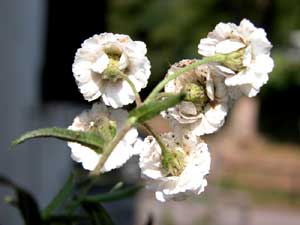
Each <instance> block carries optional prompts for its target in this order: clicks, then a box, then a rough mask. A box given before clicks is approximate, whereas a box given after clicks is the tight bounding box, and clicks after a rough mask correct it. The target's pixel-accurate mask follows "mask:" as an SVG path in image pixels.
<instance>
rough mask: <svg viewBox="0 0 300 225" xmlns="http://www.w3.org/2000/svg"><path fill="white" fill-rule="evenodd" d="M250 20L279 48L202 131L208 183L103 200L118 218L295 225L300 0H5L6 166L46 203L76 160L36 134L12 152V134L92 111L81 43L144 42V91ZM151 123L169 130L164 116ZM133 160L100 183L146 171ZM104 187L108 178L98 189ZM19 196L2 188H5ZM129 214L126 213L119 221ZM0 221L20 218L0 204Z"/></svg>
mask: <svg viewBox="0 0 300 225" xmlns="http://www.w3.org/2000/svg"><path fill="white" fill-rule="evenodd" d="M243 18H248V19H250V20H251V21H252V22H253V23H254V24H255V25H256V26H258V27H263V28H264V29H265V30H266V32H267V34H268V38H269V40H270V41H271V42H272V44H273V46H274V48H273V51H272V56H273V58H274V60H275V68H274V71H273V72H272V73H271V74H270V80H269V82H268V84H267V85H265V86H264V87H263V88H262V90H261V93H260V94H259V96H258V97H256V98H252V99H248V98H242V99H240V100H239V101H238V102H237V103H236V104H235V105H234V107H233V109H232V112H231V113H230V114H229V116H228V118H227V122H226V124H225V126H224V128H223V129H222V130H221V131H219V132H218V133H217V134H215V135H211V136H208V137H206V140H207V142H208V143H209V144H210V149H211V152H212V157H213V164H212V167H213V168H212V170H211V174H210V175H209V177H208V179H209V186H208V188H207V192H205V193H204V194H202V195H201V196H200V197H199V198H196V199H193V200H190V201H185V202H171V203H168V204H160V203H158V202H156V201H155V200H154V196H153V193H151V192H147V191H143V192H142V193H140V194H139V195H138V196H137V197H136V198H135V199H128V200H124V201H121V202H119V203H116V204H109V205H106V206H107V209H108V211H109V212H111V213H112V214H113V215H114V219H115V222H116V223H117V224H120V225H126V224H128V225H129V224H136V225H142V224H146V223H147V221H148V222H149V218H151V219H152V220H153V224H157V225H158V224H159V225H179V224H180V225H185V224H186V225H196V224H199V225H213V224H214V225H216V224H217V225H227V224H228V225H269V224H270V225H271V224H272V225H277V224H278V225H279V224H280V225H282V224H285V225H294V224H295V225H296V224H299V223H300V222H299V221H300V107H299V105H300V100H299V98H300V3H299V1H298V0H290V1H282V0H244V1H238V0H226V1H225V0H143V1H141V0H98V1H96V0H93V1H92V0H91V1H85V2H83V1H78V2H76V1H58V0H51V1H50V0H48V1H46V0H27V1H20V0H19V1H18V0H9V1H8V0H0V49H1V51H0V79H1V80H0V103H1V117H0V124H1V126H0V129H1V130H0V149H1V150H0V174H2V175H5V176H7V177H10V178H11V179H13V180H14V181H15V182H16V183H18V184H20V185H21V186H23V187H25V188H26V189H28V190H30V191H31V192H32V193H33V194H34V195H35V196H36V197H37V199H38V201H39V204H40V206H41V207H44V206H45V205H46V204H47V203H48V202H49V201H50V200H51V199H52V198H53V196H54V194H55V193H56V192H57V191H58V190H59V188H60V187H61V185H62V184H63V182H64V180H65V179H66V177H67V176H68V174H69V172H70V171H71V170H72V169H73V168H74V167H76V168H77V170H80V165H79V166H78V165H75V164H73V163H72V161H71V158H70V156H69V155H70V152H69V149H68V147H67V146H66V144H65V143H63V142H59V141H56V140H48V139H47V140H38V141H33V142H29V143H25V144H24V145H21V146H19V147H17V149H16V150H15V151H10V142H11V140H12V139H13V138H15V137H16V136H18V135H20V134H21V133H22V132H25V131H27V130H31V129H36V128H40V127H50V126H60V127H67V126H68V125H70V124H71V123H72V120H73V118H74V117H75V116H76V115H77V114H78V113H80V112H81V111H82V110H83V109H86V108H89V107H90V105H89V104H87V103H86V102H85V101H84V100H83V97H82V96H81V94H80V93H79V92H78V90H77V86H76V84H75V81H74V79H73V76H72V72H71V66H72V62H73V59H74V55H75V52H76V50H77V48H79V47H80V44H81V43H82V42H83V41H84V40H85V39H87V38H89V37H90V36H92V35H93V34H97V33H101V32H115V33H124V34H128V35H130V36H131V37H132V38H133V39H134V40H142V41H144V42H145V43H146V44H147V48H148V54H147V55H148V57H149V58H150V61H151V64H152V76H151V79H150V84H149V85H148V87H147V88H146V89H145V90H143V91H142V96H146V95H147V93H149V90H151V88H153V87H154V85H155V84H156V83H157V82H158V81H159V80H160V79H161V78H162V76H163V75H164V74H165V72H166V71H167V69H168V67H169V66H170V65H171V64H173V63H174V62H176V61H178V60H180V59H183V58H197V57H199V56H198V55H197V45H198V43H199V40H200V38H203V37H205V36H206V35H207V33H208V32H209V31H211V30H212V29H213V28H214V27H215V25H216V24H217V23H219V22H221V21H223V22H234V23H239V21H240V20H241V19H243ZM152 126H153V127H155V129H157V130H158V131H161V132H164V131H166V130H168V126H167V124H164V123H163V122H162V121H161V119H160V118H157V119H155V120H154V121H153V123H152ZM136 161H137V159H132V160H131V161H130V162H129V163H127V164H126V166H125V168H124V169H122V170H120V171H114V172H113V173H110V174H108V175H107V176H106V177H105V178H104V181H103V186H105V185H108V186H109V185H113V184H114V183H116V182H117V181H118V180H120V179H121V180H123V181H125V182H126V183H134V182H136V181H137V180H138V179H139V171H138V168H137V165H136ZM100 188H101V187H100ZM10 194H12V193H11V192H10V191H8V190H7V189H2V188H1V187H0V196H1V198H2V199H3V197H4V196H6V195H10ZM124 218H126V220H124ZM0 224H1V225H15V224H21V220H20V217H19V215H18V212H17V211H16V210H15V209H13V208H12V207H11V206H8V205H6V204H5V203H4V202H3V201H2V200H1V201H0Z"/></svg>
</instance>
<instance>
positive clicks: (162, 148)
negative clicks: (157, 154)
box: [142, 123, 166, 152]
mask: <svg viewBox="0 0 300 225" xmlns="http://www.w3.org/2000/svg"><path fill="white" fill-rule="evenodd" d="M142 126H143V127H144V128H145V129H146V130H147V131H148V132H149V133H150V134H151V135H152V136H153V137H154V138H155V139H156V141H157V143H158V144H159V147H160V148H161V150H162V152H163V151H164V150H165V149H166V147H165V145H164V143H163V142H162V140H161V138H160V136H159V135H158V134H157V133H156V132H155V131H154V130H153V129H152V128H151V127H150V126H149V125H148V124H147V123H143V124H142Z"/></svg>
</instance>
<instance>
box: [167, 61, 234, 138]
mask: <svg viewBox="0 0 300 225" xmlns="http://www.w3.org/2000/svg"><path fill="white" fill-rule="evenodd" d="M193 62H195V60H188V59H185V60H181V61H180V62H178V63H175V64H174V65H173V66H172V67H171V68H170V69H169V71H168V74H167V76H168V75H170V74H172V73H174V72H175V71H177V70H178V69H180V68H183V67H185V66H188V65H190V64H192V63H193ZM182 91H185V92H186V93H187V97H186V99H185V100H184V101H182V102H181V103H180V104H178V105H176V106H175V107H172V108H169V109H168V110H166V111H164V112H163V113H162V116H163V117H164V118H167V119H170V121H171V125H174V129H176V128H179V129H182V128H183V127H186V128H187V129H188V130H191V132H192V133H193V134H194V135H197V136H201V135H203V134H210V133H213V132H215V131H216V130H218V129H219V128H220V127H221V126H222V125H223V124H224V120H225V117H226V115H227V109H228V107H227V99H228V96H227V89H226V86H225V84H224V78H223V77H222V76H217V75H216V71H215V70H214V68H213V67H212V66H210V65H201V66H199V67H197V68H196V69H193V70H190V71H189V72H186V73H184V74H182V75H180V76H178V77H177V78H175V79H173V80H171V81H170V82H169V83H167V85H166V86H165V92H167V93H180V92H182ZM178 123H180V125H181V126H178Z"/></svg>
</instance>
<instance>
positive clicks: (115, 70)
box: [101, 49, 124, 82]
mask: <svg viewBox="0 0 300 225" xmlns="http://www.w3.org/2000/svg"><path fill="white" fill-rule="evenodd" d="M106 54H107V56H108V58H109V63H108V66H107V68H106V69H105V70H104V71H103V73H102V74H101V76H102V79H104V80H110V81H113V82H116V81H118V80H122V79H123V78H122V75H123V74H124V70H120V68H119V62H120V58H121V52H120V51H118V50H111V49H110V50H107V51H106Z"/></svg>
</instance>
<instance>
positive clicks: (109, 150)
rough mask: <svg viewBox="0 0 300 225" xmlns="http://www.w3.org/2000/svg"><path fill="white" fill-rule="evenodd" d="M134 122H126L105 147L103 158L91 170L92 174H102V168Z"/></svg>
mask: <svg viewBox="0 0 300 225" xmlns="http://www.w3.org/2000/svg"><path fill="white" fill-rule="evenodd" d="M132 126H133V123H132V122H130V121H127V122H126V123H125V126H124V127H123V129H122V130H120V131H119V132H118V133H117V135H116V136H115V137H114V139H113V140H112V141H111V142H110V143H109V144H108V145H107V147H106V148H105V149H104V151H103V153H102V155H101V158H100V160H99V162H98V164H97V166H96V168H95V169H94V170H93V171H92V172H91V175H92V176H97V175H100V173H101V169H102V167H103V165H104V164H105V162H106V161H107V159H108V157H109V156H110V154H111V153H112V151H113V150H114V148H115V147H116V146H117V145H118V144H119V142H120V141H121V140H122V138H123V137H124V136H125V134H126V133H127V132H128V131H129V130H130V129H131V128H132Z"/></svg>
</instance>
